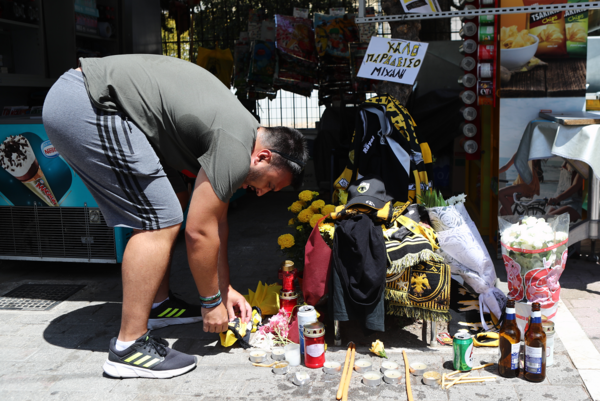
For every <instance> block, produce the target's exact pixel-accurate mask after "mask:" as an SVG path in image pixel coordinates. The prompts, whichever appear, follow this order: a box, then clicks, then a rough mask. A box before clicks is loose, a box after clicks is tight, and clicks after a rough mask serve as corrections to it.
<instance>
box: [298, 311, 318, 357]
mask: <svg viewBox="0 0 600 401" xmlns="http://www.w3.org/2000/svg"><path fill="white" fill-rule="evenodd" d="M316 321H317V311H316V310H315V307H314V306H311V305H304V306H301V307H300V308H299V309H298V338H299V339H300V352H301V353H302V355H304V326H306V325H307V324H309V323H314V322H316Z"/></svg>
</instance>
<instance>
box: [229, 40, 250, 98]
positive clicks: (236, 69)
mask: <svg viewBox="0 0 600 401" xmlns="http://www.w3.org/2000/svg"><path fill="white" fill-rule="evenodd" d="M250 50H251V47H250V42H249V41H248V35H247V32H246V34H245V35H243V39H242V35H241V34H240V40H238V41H236V42H235V46H234V48H233V87H234V88H236V89H237V92H236V95H237V96H238V97H240V96H242V95H243V97H245V96H246V95H247V92H248V82H247V79H248V70H249V68H250V58H251V57H250V56H251V53H250Z"/></svg>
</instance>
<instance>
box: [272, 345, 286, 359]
mask: <svg viewBox="0 0 600 401" xmlns="http://www.w3.org/2000/svg"><path fill="white" fill-rule="evenodd" d="M284 358H285V350H284V349H283V347H273V350H272V351H271V359H273V360H275V361H282V360H283V359H284Z"/></svg>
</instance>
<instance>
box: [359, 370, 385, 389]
mask: <svg viewBox="0 0 600 401" xmlns="http://www.w3.org/2000/svg"><path fill="white" fill-rule="evenodd" d="M363 383H364V384H366V385H367V386H378V385H379V384H380V383H381V374H380V373H379V372H375V371H370V372H367V373H365V374H364V375H363Z"/></svg>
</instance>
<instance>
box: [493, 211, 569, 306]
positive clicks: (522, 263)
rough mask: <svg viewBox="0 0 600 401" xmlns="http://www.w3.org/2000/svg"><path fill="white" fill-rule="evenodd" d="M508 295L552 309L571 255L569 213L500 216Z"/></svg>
mask: <svg viewBox="0 0 600 401" xmlns="http://www.w3.org/2000/svg"><path fill="white" fill-rule="evenodd" d="M498 222H499V227H500V235H501V242H502V258H503V259H504V266H505V267H506V272H507V274H508V290H509V293H508V296H509V297H510V298H512V299H514V300H515V301H517V302H529V303H531V302H539V303H540V304H541V305H542V308H552V307H553V306H554V304H555V303H556V302H558V300H559V297H560V284H559V283H558V279H559V278H560V276H561V274H562V272H563V271H564V268H565V264H566V262H567V255H568V250H567V247H568V242H569V236H568V231H569V214H568V213H565V214H562V215H559V216H545V217H542V218H536V217H534V216H508V217H499V218H498Z"/></svg>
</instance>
